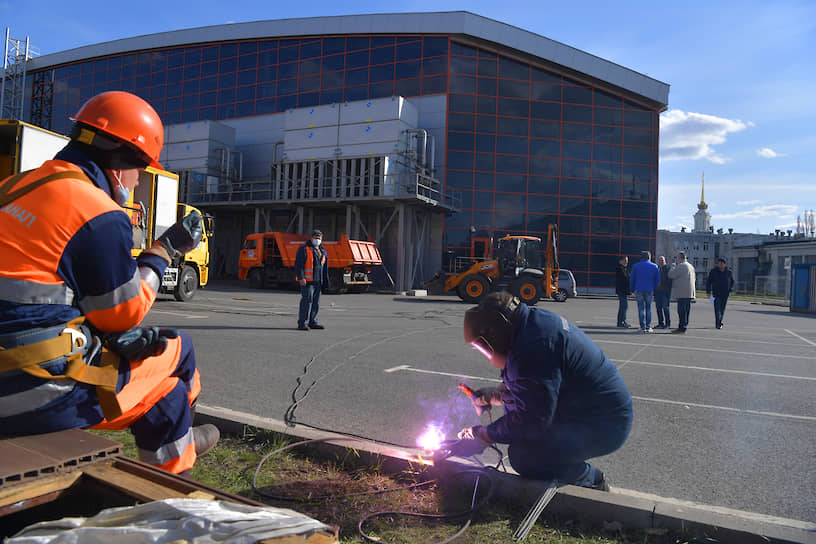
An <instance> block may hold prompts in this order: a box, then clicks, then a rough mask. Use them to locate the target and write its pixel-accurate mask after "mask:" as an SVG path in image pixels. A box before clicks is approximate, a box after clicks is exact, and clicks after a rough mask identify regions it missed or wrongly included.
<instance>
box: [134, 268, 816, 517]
mask: <svg viewBox="0 0 816 544" xmlns="http://www.w3.org/2000/svg"><path fill="white" fill-rule="evenodd" d="M299 298H300V295H299V293H298V292H294V291H272V290H261V291H256V290H250V289H248V288H244V287H243V285H241V284H239V283H237V282H224V283H216V284H212V285H210V286H208V287H207V288H206V289H204V290H202V291H200V292H199V293H197V294H196V297H195V298H194V299H193V300H192V301H190V302H187V303H180V302H176V301H174V300H172V299H171V298H168V297H161V298H160V300H159V301H157V303H156V304H155V306H154V307H153V310H152V311H151V312H150V314H149V316H148V317H147V319H146V324H150V325H162V326H175V327H178V328H180V329H181V330H183V331H185V332H187V333H188V334H190V336H191V337H192V338H193V341H194V345H195V349H196V355H197V360H198V365H199V368H200V369H201V373H202V382H203V387H204V391H203V393H202V396H201V401H202V403H206V404H207V405H211V406H217V407H223V408H228V409H230V410H235V411H238V412H243V413H247V414H253V415H257V416H261V417H266V418H273V419H279V420H284V419H287V418H290V419H293V420H294V421H297V423H298V424H307V425H311V426H315V427H319V428H323V429H326V430H331V431H334V432H340V433H349V434H354V435H359V436H363V437H366V438H370V439H373V440H377V441H381V442H387V443H391V444H397V445H403V446H406V447H409V446H413V445H414V444H415V440H416V438H417V437H418V436H419V435H420V434H421V433H422V432H423V431H424V430H425V428H426V427H427V425H429V424H436V425H440V426H441V427H442V429H443V430H444V432H445V433H446V434H447V435H448V436H453V435H455V433H456V431H458V430H459V429H460V428H461V427H464V426H469V425H474V424H476V423H479V418H478V417H477V416H476V415H475V413H474V412H473V409H472V408H471V406H470V402H469V401H468V400H467V398H466V397H465V396H464V395H462V393H461V392H460V391H459V390H458V388H457V384H458V383H459V382H460V381H463V380H464V381H467V382H468V383H469V384H470V385H472V386H473V387H474V388H478V387H483V386H486V385H490V384H495V383H498V382H499V376H498V371H497V370H495V369H493V368H492V367H490V366H489V365H488V364H487V361H486V360H485V359H484V357H482V356H481V355H479V354H478V353H477V352H476V351H474V350H473V349H471V348H470V347H469V346H467V345H465V344H464V341H463V338H462V317H463V315H464V312H465V310H467V309H468V308H469V307H470V305H467V304H464V303H462V302H460V301H459V299H458V298H453V297H405V296H394V295H383V294H345V295H323V296H322V298H321V310H320V315H319V318H320V321H321V322H322V323H323V324H324V325H325V326H326V329H325V330H322V331H319V330H313V331H298V330H296V328H295V327H296V319H297V306H298V301H299ZM538 307H540V308H543V309H546V310H550V311H554V312H556V313H559V314H561V315H563V316H565V317H566V318H567V319H569V320H570V321H572V322H573V323H575V324H577V325H578V326H580V327H581V328H583V329H584V330H585V332H587V333H588V334H589V336H590V337H592V338H593V340H594V341H595V342H596V343H598V345H599V346H600V347H601V348H602V349H603V350H604V351H605V352H606V354H607V355H608V356H609V357H610V358H611V359H612V360H613V361H614V362H615V364H616V365H617V366H618V368H619V369H620V371H621V374H622V375H623V377H624V379H625V380H626V382H627V384H628V385H629V388H630V390H631V392H632V395H633V397H634V399H635V423H634V427H633V431H632V434H631V435H630V438H629V440H628V441H627V443H626V444H625V445H624V446H623V448H621V449H620V450H618V451H617V452H615V453H613V454H611V455H608V456H605V457H602V458H599V459H597V460H595V461H593V464H596V465H597V466H599V467H600V468H601V469H602V470H604V472H605V473H606V474H607V477H608V478H609V480H610V482H611V484H612V485H613V486H616V487H621V488H627V489H631V490H636V491H640V492H644V493H651V494H656V495H660V496H663V497H671V498H676V499H682V500H689V501H694V502H697V503H702V504H709V505H716V506H723V507H728V508H735V509H739V510H746V511H750V512H757V513H761V514H766V515H772V516H779V517H785V518H791V519H797V520H802V521H816V493H814V491H813V490H814V489H816V469H814V466H813V465H814V460H815V459H816V395H814V386H816V318H814V317H813V316H806V315H802V314H792V313H790V312H789V311H788V310H787V309H786V308H784V307H778V306H768V305H762V304H751V303H749V302H744V301H731V302H729V304H728V308H727V311H726V315H725V327H724V328H723V329H722V330H716V329H715V328H714V313H713V308H712V306H711V304H710V303H709V302H708V301H707V300H699V301H698V302H697V303H696V304H694V305H692V310H691V319H690V324H689V330H688V332H687V333H686V334H684V335H679V334H670V333H669V332H668V331H663V330H657V331H656V332H655V334H640V333H639V332H638V331H637V330H636V329H619V328H616V327H615V326H614V323H615V319H616V315H617V300H616V299H614V298H612V297H608V298H607V297H579V298H576V299H570V300H568V301H567V302H565V303H556V302H551V301H543V302H540V303H539V304H538ZM672 314H673V315H672V317H673V319H676V311H675V308H674V305H672ZM629 321H630V322H631V323H637V315H636V305H635V303H634V301H631V303H630V306H629ZM493 415H494V417H498V415H500V411H498V410H494V414H493ZM487 417H488V416H487V415H485V416H483V417H482V422H483V423H486V422H487V421H488V419H487ZM483 460H484V462H485V463H490V464H495V463H496V462H497V460H498V456H497V455H496V454H495V453H494V452H490V451H488V452H487V453H486V454H485V455H484V457H483Z"/></svg>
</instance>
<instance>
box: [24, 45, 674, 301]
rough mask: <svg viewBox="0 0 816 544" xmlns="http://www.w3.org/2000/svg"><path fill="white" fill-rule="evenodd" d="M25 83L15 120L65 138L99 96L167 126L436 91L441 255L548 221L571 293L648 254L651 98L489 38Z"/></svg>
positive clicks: (257, 49)
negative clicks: (147, 112)
mask: <svg viewBox="0 0 816 544" xmlns="http://www.w3.org/2000/svg"><path fill="white" fill-rule="evenodd" d="M27 78H28V81H27V83H26V88H27V89H31V93H29V95H28V96H27V105H26V112H27V116H28V119H26V120H27V121H30V122H33V123H35V124H38V125H40V126H43V127H45V128H49V129H51V130H53V131H56V132H60V133H66V132H67V131H68V130H69V128H70V123H71V122H70V120H69V116H71V115H72V114H73V113H75V112H76V111H77V110H78V109H79V107H80V106H81V105H82V103H83V102H84V101H85V100H87V99H88V98H90V97H92V96H94V95H95V94H97V93H100V92H103V91H107V90H124V91H129V92H133V93H135V94H137V95H139V96H141V97H143V98H145V99H146V100H147V101H149V102H150V103H151V104H152V105H153V106H154V108H155V109H156V110H157V111H158V113H159V114H160V116H161V118H162V120H163V121H164V123H165V124H166V125H173V124H180V123H189V122H193V121H200V120H229V119H235V118H241V117H252V116H259V115H266V114H274V113H279V112H284V111H286V110H288V109H291V108H298V107H308V106H315V105H319V104H330V103H338V102H349V101H357V100H366V99H372V98H380V97H390V96H397V95H398V96H404V97H406V98H408V99H410V98H411V97H417V96H424V95H440V94H446V95H447V114H446V115H447V121H446V128H445V142H446V148H445V156H444V169H443V170H441V171H439V172H437V177H438V178H440V180H441V181H442V182H443V183H444V186H445V188H446V189H456V190H457V191H459V192H460V194H461V196H462V205H461V207H460V209H459V211H458V212H457V213H455V214H452V215H449V216H448V217H447V218H446V219H445V226H444V231H443V238H444V239H443V242H442V245H443V248H444V252H445V253H446V254H447V255H448V256H454V255H456V256H458V255H465V254H468V253H469V251H470V236H471V235H472V233H474V232H476V233H479V235H484V234H485V233H487V234H493V235H495V236H501V235H504V234H506V233H511V234H528V235H534V236H535V235H539V236H540V235H542V233H546V231H547V225H548V224H551V223H555V224H557V225H558V228H559V256H560V262H561V266H562V267H563V268H569V269H570V270H572V271H573V274H574V275H575V277H576V280H577V282H578V284H579V286H581V287H585V286H588V287H598V288H605V287H611V286H613V285H614V269H615V263H616V257H617V256H618V255H619V254H628V255H635V254H637V253H638V252H639V251H641V250H644V249H649V250H652V251H654V249H655V236H656V218H657V187H658V185H657V179H658V178H657V174H658V116H659V112H660V111H661V107H660V105H659V104H658V105H656V104H655V103H654V102H653V101H650V100H637V98H638V97H637V96H636V95H634V94H633V93H631V92H624V91H622V90H621V89H618V88H617V87H615V86H613V85H604V84H603V82H602V81H598V80H597V79H595V78H591V77H582V75H581V74H580V73H577V72H576V71H575V70H568V69H564V68H562V67H559V65H557V64H554V63H552V62H549V61H547V60H546V59H538V58H535V57H534V56H531V55H529V54H522V53H520V52H518V51H514V50H512V49H509V48H507V47H503V46H501V45H500V44H498V45H497V44H495V43H488V42H480V41H479V40H474V39H471V38H470V37H468V36H461V35H459V34H454V33H451V34H448V35H444V34H406V33H398V34H396V33H395V34H391V35H360V34H353V35H352V34H349V35H345V36H341V35H332V36H311V37H285V38H283V37H278V38H259V39H243V40H235V41H214V42H209V43H196V44H191V45H177V46H172V47H154V48H146V49H142V50H131V51H127V52H119V53H115V54H108V55H105V56H97V57H95V58H85V59H78V60H74V61H72V62H66V63H63V64H53V65H50V66H47V67H41V68H38V69H34V70H32V71H30V72H29V73H28V76H27ZM663 107H665V106H663ZM440 162H442V161H440Z"/></svg>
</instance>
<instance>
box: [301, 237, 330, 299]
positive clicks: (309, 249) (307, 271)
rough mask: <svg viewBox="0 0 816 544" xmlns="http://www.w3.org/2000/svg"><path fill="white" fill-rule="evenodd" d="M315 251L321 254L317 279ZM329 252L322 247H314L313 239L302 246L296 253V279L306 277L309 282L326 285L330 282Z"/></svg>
mask: <svg viewBox="0 0 816 544" xmlns="http://www.w3.org/2000/svg"><path fill="white" fill-rule="evenodd" d="M315 252H317V253H319V254H320V262H319V263H317V267H316V268H317V269H318V274H317V279H315V273H314V270H315ZM327 261H328V254H327V253H326V250H325V249H323V248H322V247H320V246H318V247H314V246H313V245H312V241H311V240H307V241H306V243H305V244H303V245H302V246H300V247H299V248H298V250H297V253H296V254H295V280H298V281H300V279H301V278H303V279H305V280H306V281H307V282H308V283H312V282H315V283H322V284H323V285H324V287H328V284H329V267H328V265H327V264H326V262H327Z"/></svg>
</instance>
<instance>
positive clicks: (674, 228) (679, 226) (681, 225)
mask: <svg viewBox="0 0 816 544" xmlns="http://www.w3.org/2000/svg"><path fill="white" fill-rule="evenodd" d="M657 228H658V229H660V230H668V231H671V232H680V230H681V229H683V228H685V229H686V230H687V231H690V230H692V229H691V227H690V226H688V225H686V224H684V223H677V224H676V225H659V226H658V227H657Z"/></svg>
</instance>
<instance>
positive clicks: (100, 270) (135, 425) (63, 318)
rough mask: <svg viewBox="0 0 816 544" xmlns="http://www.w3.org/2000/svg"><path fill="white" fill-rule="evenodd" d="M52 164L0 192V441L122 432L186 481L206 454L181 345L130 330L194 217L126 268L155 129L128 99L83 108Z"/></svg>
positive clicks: (158, 144) (154, 151)
mask: <svg viewBox="0 0 816 544" xmlns="http://www.w3.org/2000/svg"><path fill="white" fill-rule="evenodd" d="M72 120H73V121H74V126H73V128H72V131H71V134H70V138H71V139H70V142H69V143H68V144H67V145H66V146H65V148H64V149H62V150H61V151H60V152H59V153H58V154H57V155H56V156H55V158H54V159H53V160H49V161H46V162H45V163H43V165H42V166H40V167H39V168H37V169H35V170H30V171H27V172H21V173H20V174H17V175H15V176H12V177H10V178H7V179H5V180H3V181H0V232H2V233H3V236H2V237H0V434H4V435H27V434H36V433H45V432H52V431H59V430H63V429H71V428H88V427H91V428H97V429H125V428H128V427H129V428H130V429H131V432H132V433H133V435H134V437H135V440H136V445H137V446H138V448H139V457H140V458H141V459H142V460H143V461H146V462H148V463H150V464H153V465H156V466H159V467H162V468H164V469H166V470H169V471H171V472H174V473H184V474H186V473H188V472H189V470H190V469H191V468H192V466H193V464H194V463H195V460H196V456H197V455H200V454H202V453H203V452H204V451H206V450H208V449H210V448H212V446H214V445H215V443H216V442H217V441H218V429H217V428H215V427H214V426H212V425H203V426H201V427H195V428H194V427H192V412H191V405H192V404H193V403H194V402H195V400H196V398H197V397H198V394H199V392H200V391H201V384H200V378H199V374H198V371H197V370H196V365H195V354H194V351H193V346H192V342H191V341H190V338H189V337H188V336H187V335H185V334H183V333H180V332H179V331H177V330H175V329H160V328H157V327H138V325H139V323H141V321H142V319H143V318H144V317H145V315H147V312H148V311H149V310H150V308H151V306H152V305H153V302H154V301H155V299H156V293H157V291H158V289H159V287H160V285H161V278H162V276H163V274H164V271H165V269H166V268H167V266H168V264H169V262H170V261H171V259H172V258H174V257H177V256H181V255H183V254H184V253H186V252H188V251H190V250H191V249H193V248H194V247H195V246H196V245H198V243H199V241H200V238H201V234H202V223H201V216H200V215H199V214H198V213H197V212H193V213H192V214H190V215H188V216H187V217H185V218H184V219H183V220H181V221H179V222H178V223H176V224H175V225H173V226H171V227H170V228H169V229H167V230H166V231H165V232H164V233H163V234H162V235H161V236H160V237H159V238H158V239H157V241H156V242H155V243H154V244H153V246H152V247H150V248H148V249H147V250H145V251H144V252H142V254H141V255H140V256H139V258H138V259H136V260H134V259H133V257H132V256H131V248H132V247H133V238H132V230H131V221H130V219H129V218H128V216H127V214H126V213H125V211H124V210H123V209H122V207H121V206H122V205H123V204H124V203H125V202H126V201H127V200H128V195H129V192H130V191H131V190H132V189H133V188H134V187H136V185H138V183H139V171H140V170H141V169H143V168H144V167H146V166H148V165H152V166H156V167H159V168H160V165H159V163H158V158H159V153H160V152H161V149H162V145H163V143H164V127H163V126H162V123H161V120H160V119H159V116H158V115H157V114H156V112H155V111H154V109H153V108H152V107H151V106H150V105H149V104H148V103H147V102H145V101H144V100H142V99H141V98H139V97H137V96H135V95H133V94H129V93H125V92H119V91H112V92H106V93H102V94H100V95H97V96H95V97H93V98H91V99H90V100H88V102H86V103H85V104H84V105H83V106H82V108H81V109H80V110H79V112H78V113H77V114H76V116H75V117H74V118H72Z"/></svg>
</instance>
